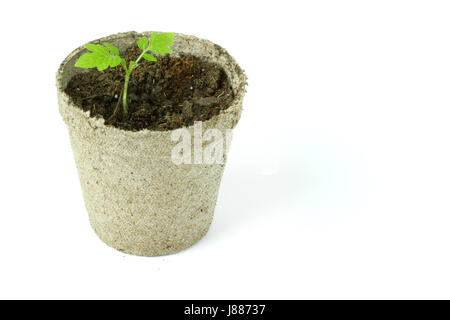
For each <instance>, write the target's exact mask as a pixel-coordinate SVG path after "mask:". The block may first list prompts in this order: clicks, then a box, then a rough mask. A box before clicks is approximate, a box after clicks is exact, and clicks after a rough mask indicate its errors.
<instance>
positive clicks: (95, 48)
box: [85, 43, 109, 55]
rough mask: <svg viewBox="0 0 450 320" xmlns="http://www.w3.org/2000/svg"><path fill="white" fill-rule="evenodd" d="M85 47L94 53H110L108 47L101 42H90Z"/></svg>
mask: <svg viewBox="0 0 450 320" xmlns="http://www.w3.org/2000/svg"><path fill="white" fill-rule="evenodd" d="M85 48H86V49H88V50H89V51H92V52H94V53H98V54H102V55H109V51H108V49H106V48H105V47H104V46H102V45H101V44H92V43H88V44H86V45H85Z"/></svg>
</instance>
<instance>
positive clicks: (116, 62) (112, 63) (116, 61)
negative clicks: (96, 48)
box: [109, 56, 122, 68]
mask: <svg viewBox="0 0 450 320" xmlns="http://www.w3.org/2000/svg"><path fill="white" fill-rule="evenodd" d="M121 62H122V58H121V57H119V56H111V58H110V62H109V66H110V67H112V68H114V67H117V66H118V65H119V64H120V63H121Z"/></svg>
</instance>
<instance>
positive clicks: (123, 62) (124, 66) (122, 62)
mask: <svg viewBox="0 0 450 320" xmlns="http://www.w3.org/2000/svg"><path fill="white" fill-rule="evenodd" d="M120 64H121V65H122V67H123V69H124V70H127V61H126V60H125V59H124V58H121V59H120Z"/></svg>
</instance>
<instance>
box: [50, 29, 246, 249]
mask: <svg viewBox="0 0 450 320" xmlns="http://www.w3.org/2000/svg"><path fill="white" fill-rule="evenodd" d="M143 34H144V35H146V36H147V37H148V36H150V34H151V32H144V33H143ZM140 36H142V34H138V33H136V32H127V33H119V34H115V35H112V36H109V37H105V38H102V39H98V40H96V41H92V43H103V42H109V43H111V44H113V45H115V46H117V47H118V48H119V50H121V52H123V51H124V50H125V49H126V48H127V47H129V46H131V45H135V44H136V41H137V39H138V38H139V37H140ZM172 50H173V53H171V54H172V55H175V56H176V55H178V54H180V53H185V54H191V55H195V56H197V57H201V58H204V59H207V60H208V61H211V62H215V63H217V64H219V65H220V66H221V67H222V68H223V69H224V71H225V73H226V74H227V76H228V78H229V80H230V83H231V86H232V90H233V93H234V96H235V98H234V101H233V102H232V104H231V106H230V107H229V108H228V109H226V110H224V111H222V113H220V114H219V115H217V116H214V117H213V118H211V119H210V120H208V121H205V122H203V123H202V127H203V131H205V130H207V129H208V128H216V129H219V130H221V131H222V132H225V130H227V129H233V128H234V127H235V125H236V124H237V122H238V120H239V118H240V115H241V111H242V100H243V97H244V93H245V87H246V76H245V74H244V72H243V71H242V70H241V68H240V67H239V66H238V64H237V63H236V61H235V60H234V59H233V58H232V57H231V56H230V55H229V54H228V53H227V52H226V51H225V50H224V49H223V48H221V47H219V46H218V45H216V44H214V43H212V42H210V41H208V40H203V39H198V38H196V37H194V36H188V35H183V34H175V38H174V45H173V46H172ZM85 52H86V49H84V47H79V48H78V49H76V50H74V51H73V52H72V53H71V54H70V55H69V56H68V57H67V58H66V59H65V60H64V62H63V63H62V64H61V66H60V68H59V70H58V72H57V75H56V82H57V90H58V102H59V111H60V113H61V115H62V117H63V119H64V121H65V123H66V124H67V127H68V131H69V135H70V141H71V144H72V149H73V153H74V157H75V163H76V166H77V169H78V175H79V179H80V183H81V188H82V191H83V197H84V201H85V205H86V208H87V211H88V214H89V220H90V223H91V226H92V228H93V229H94V231H95V233H96V234H97V235H98V236H99V237H100V239H101V240H103V241H104V242H105V243H106V244H108V245H109V246H111V247H113V248H116V249H118V250H120V251H123V252H126V253H130V254H135V255H142V256H158V255H166V254H171V253H175V252H178V251H180V250H183V249H185V248H187V247H189V246H191V245H193V244H194V243H196V242H197V241H199V240H200V239H201V238H202V237H203V236H204V235H205V234H206V233H207V231H208V229H209V226H210V224H211V221H212V218H213V214H214V208H215V205H216V200H217V195H218V190H219V185H220V181H221V178H222V173H223V170H224V164H212V165H207V164H181V165H176V164H175V163H173V162H172V160H171V152H172V148H173V146H174V142H172V140H171V134H172V131H149V130H141V131H137V132H132V131H126V130H121V129H117V128H115V127H112V126H106V125H105V124H104V120H103V119H96V118H92V117H90V115H89V112H84V111H83V110H81V109H80V108H78V107H76V106H75V105H74V104H73V103H72V102H71V100H70V99H69V97H68V96H67V94H66V93H64V89H65V88H66V86H67V83H68V81H69V80H70V79H71V78H72V77H73V76H74V75H75V74H76V73H80V72H86V71H85V70H82V69H79V68H75V67H74V63H75V61H76V60H77V59H78V57H79V56H80V55H81V54H83V53H85ZM186 129H188V130H189V131H190V132H191V133H192V132H193V126H190V127H188V128H186ZM225 152H226V150H225ZM225 159H226V156H225Z"/></svg>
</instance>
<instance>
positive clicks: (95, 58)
mask: <svg viewBox="0 0 450 320" xmlns="http://www.w3.org/2000/svg"><path fill="white" fill-rule="evenodd" d="M173 35H174V34H173V32H164V33H155V32H153V33H152V34H151V36H150V38H149V39H147V38H146V37H142V38H140V39H139V40H138V42H137V46H138V47H139V49H141V50H142V53H141V54H140V55H139V57H138V58H137V59H136V60H135V61H130V62H129V64H128V66H127V62H126V60H125V59H124V58H122V57H120V53H119V50H118V49H117V48H116V47H115V46H113V45H112V44H109V43H103V45H101V44H92V43H88V44H86V45H85V48H86V49H88V50H89V51H90V52H89V53H85V54H83V55H82V56H81V57H80V58H79V59H78V60H77V62H76V63H75V67H78V68H84V69H89V68H97V70H98V71H103V70H105V69H107V68H109V67H111V68H114V67H117V66H118V65H119V64H121V65H122V67H123V69H124V70H125V84H124V86H123V95H122V105H123V112H124V114H125V115H127V114H128V107H127V91H128V82H129V81H130V75H131V71H133V69H135V68H136V67H137V66H138V65H139V61H141V59H142V58H144V59H145V60H147V61H153V62H154V61H156V58H155V57H154V56H152V55H151V54H149V53H148V52H153V53H156V54H166V53H170V52H172V50H171V49H170V48H169V47H170V46H171V45H172V44H173Z"/></svg>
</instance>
